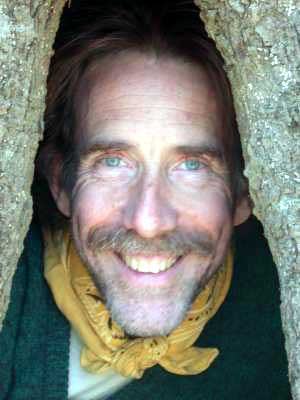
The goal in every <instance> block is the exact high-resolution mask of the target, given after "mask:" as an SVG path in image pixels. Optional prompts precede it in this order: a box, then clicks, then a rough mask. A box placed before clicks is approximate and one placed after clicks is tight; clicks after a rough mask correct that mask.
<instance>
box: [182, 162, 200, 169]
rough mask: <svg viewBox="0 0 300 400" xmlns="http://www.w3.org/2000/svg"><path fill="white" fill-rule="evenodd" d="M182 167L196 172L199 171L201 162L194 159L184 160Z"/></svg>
mask: <svg viewBox="0 0 300 400" xmlns="http://www.w3.org/2000/svg"><path fill="white" fill-rule="evenodd" d="M183 165H184V169H187V170H189V171H197V170H198V169H200V168H201V167H202V164H201V162H200V161H198V160H195V159H189V160H185V161H184V162H183Z"/></svg>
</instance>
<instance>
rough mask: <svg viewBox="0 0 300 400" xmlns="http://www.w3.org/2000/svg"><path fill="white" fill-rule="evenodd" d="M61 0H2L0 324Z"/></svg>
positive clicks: (25, 215)
mask: <svg viewBox="0 0 300 400" xmlns="http://www.w3.org/2000/svg"><path fill="white" fill-rule="evenodd" d="M63 4H64V0H52V1H45V0H22V1H20V0H0V154H1V157H0V254H1V258H0V330H1V326H2V322H3V318H4V315H5V312H6V310H7V306H8V302H9V293H10V288H11V280H12V276H13V274H14V271H15V268H16V264H17V261H18V258H19V256H20V254H21V251H22V248H23V239H24V237H25V234H26V232H27V229H28V225H29V223H30V219H31V208H32V203H31V197H30V185H31V182H32V176H33V159H34V156H35V153H36V149H37V145H38V140H39V139H41V135H42V117H43V111H44V98H45V87H46V76H47V72H48V65H49V60H50V57H51V53H52V43H53V41H54V37H55V33H56V30H57V26H58V23H59V17H60V13H61V10H62V7H63Z"/></svg>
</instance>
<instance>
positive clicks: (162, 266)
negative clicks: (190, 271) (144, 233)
mask: <svg viewBox="0 0 300 400" xmlns="http://www.w3.org/2000/svg"><path fill="white" fill-rule="evenodd" d="M123 259H124V261H125V263H126V264H127V266H128V267H129V268H132V269H134V270H135V271H139V272H151V273H152V274H157V273H158V272H161V271H166V270H167V269H169V268H171V266H172V265H173V264H174V263H175V261H176V257H168V258H164V259H162V257H141V256H135V257H133V256H128V255H126V256H123Z"/></svg>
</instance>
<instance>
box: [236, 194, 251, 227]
mask: <svg viewBox="0 0 300 400" xmlns="http://www.w3.org/2000/svg"><path fill="white" fill-rule="evenodd" d="M251 213H252V201H251V198H250V196H249V194H248V193H245V194H243V195H242V196H241V197H240V199H239V200H238V201H237V204H236V208H235V213H234V218H233V224H234V225H235V226H237V225H240V224H242V223H243V222H245V221H246V220H247V219H248V218H249V216H250V214H251Z"/></svg>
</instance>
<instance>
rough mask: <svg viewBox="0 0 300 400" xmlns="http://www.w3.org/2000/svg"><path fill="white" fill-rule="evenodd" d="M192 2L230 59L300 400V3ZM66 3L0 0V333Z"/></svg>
mask: <svg viewBox="0 0 300 400" xmlns="http://www.w3.org/2000/svg"><path fill="white" fill-rule="evenodd" d="M195 1H196V2H197V3H198V5H199V6H200V8H201V17H202V19H203V20H204V22H205V23H206V27H207V30H208V32H209V34H210V35H211V36H212V38H213V39H214V40H215V41H216V44H217V46H218V47H219V49H220V51H221V52H222V54H223V56H224V59H225V61H226V67H227V71H228V75H229V79H230V81H231V84H232V88H233V94H234V98H235V106H236V111H237V118H238V123H239V128H240V133H241V138H242V145H243V152H244V157H245V161H246V175H247V176H248V178H249V182H250V192H251V197H252V199H253V201H254V203H255V208H254V213H255V214H256V215H257V217H258V218H259V219H260V220H261V221H262V223H263V225H264V229H265V235H266V237H267V239H268V241H269V244H270V247H271V251H272V254H273V257H274V260H275V262H276V264H277V267H278V273H279V279H280V285H281V298H282V305H281V313H282V322H283V328H284V332H285V337H286V349H287V354H288V358H289V375H290V381H291V385H292V392H293V397H294V400H298V399H299V400H300V339H298V338H300V256H299V249H300V226H299V225H300V222H299V221H300V165H299V164H300V144H299V130H300V128H299V126H300V117H299V104H300V101H299V100H300V89H299V88H300V76H299V71H300V46H299V38H300V34H299V26H298V21H299V20H300V0H298V1H297V0H276V1H272V0H266V1H263V2H261V1H258V0H226V1H225V0H195ZM64 3H65V0H48V1H45V0H22V1H20V0H0V93H1V94H0V96H1V101H0V127H1V130H0V152H1V158H0V251H1V259H0V329H1V324H2V321H3V318H4V315H5V312H6V310H7V305H8V301H9V293H10V288H11V280H12V276H13V273H14V271H15V268H16V264H17V260H18V258H19V256H20V254H21V251H22V248H23V239H24V236H25V234H26V231H27V229H28V226H29V223H30V219H31V197H30V185H31V181H32V176H33V160H34V156H35V153H36V149H37V145H38V141H39V139H41V135H42V130H43V123H42V114H43V111H44V98H45V87H46V76H47V71H48V65H49V60H50V57H51V54H52V48H51V47H52V43H53V41H54V37H55V33H56V30H57V27H58V23H59V17H60V14H61V11H62V8H63V5H64ZM297 339H298V340H297ZM270 367H272V366H270Z"/></svg>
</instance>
